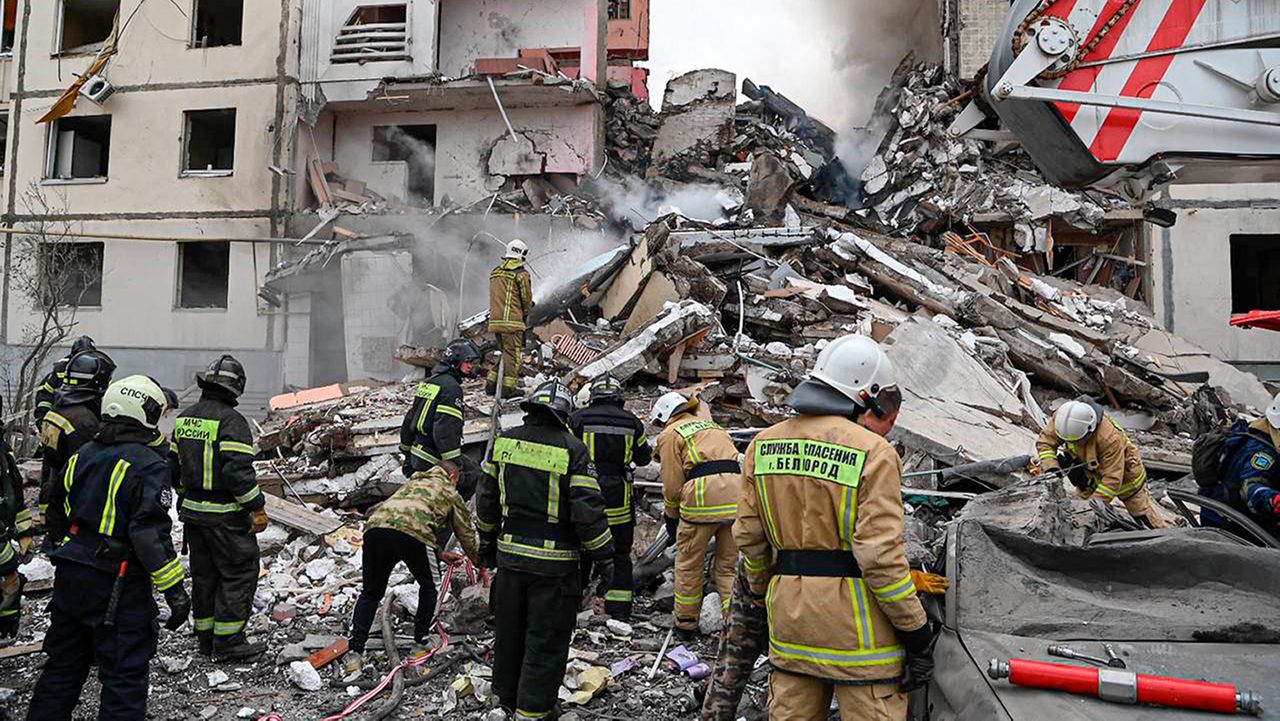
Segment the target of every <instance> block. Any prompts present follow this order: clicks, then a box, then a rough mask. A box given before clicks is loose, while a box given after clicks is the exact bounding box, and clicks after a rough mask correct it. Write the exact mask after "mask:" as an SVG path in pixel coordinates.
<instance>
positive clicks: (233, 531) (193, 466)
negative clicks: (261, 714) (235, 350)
mask: <svg viewBox="0 0 1280 721" xmlns="http://www.w3.org/2000/svg"><path fill="white" fill-rule="evenodd" d="M245 382H246V378H245V372H244V366H242V365H240V362H239V361H237V360H236V359H235V358H233V357H231V356H229V355H224V356H222V357H220V358H218V359H217V360H215V361H213V363H211V364H209V368H208V370H206V371H205V372H204V373H201V374H198V375H196V384H197V385H198V386H200V400H199V402H197V403H196V404H195V405H193V406H191V407H190V408H188V409H187V410H185V411H183V412H182V413H180V414H179V415H178V419H177V421H176V423H175V425H174V429H173V440H174V443H176V444H177V446H178V459H179V465H180V467H181V471H180V472H181V476H182V490H181V491H180V492H179V495H180V497H181V499H180V502H179V503H178V517H179V518H180V519H182V521H183V534H184V535H183V538H184V540H185V541H186V546H187V552H188V553H189V554H190V556H191V593H192V596H193V599H194V604H195V608H194V616H193V625H194V626H195V631H196V639H197V646H198V649H199V652H200V654H201V655H203V656H209V655H212V656H213V658H214V659H215V660H219V661H235V660H241V659H246V658H251V657H253V656H256V655H258V654H260V653H262V652H263V651H264V650H266V644H262V643H250V642H249V640H248V639H247V638H246V637H245V624H246V623H247V622H248V620H249V615H250V613H252V612H253V595H254V593H255V592H256V591H257V589H258V571H259V565H258V541H257V539H256V538H254V534H257V533H261V532H262V531H263V530H265V529H266V527H267V521H268V519H267V512H266V510H265V508H264V505H265V499H264V498H263V497H262V489H261V488H259V487H258V481H257V476H256V474H255V473H254V470H253V457H254V451H253V434H252V433H251V432H250V430H249V423H248V421H246V420H245V419H244V416H242V415H240V413H239V412H237V411H236V409H235V407H236V403H237V401H238V399H239V398H240V396H241V395H243V394H244V387H245Z"/></svg>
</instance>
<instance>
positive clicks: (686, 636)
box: [675, 626, 698, 643]
mask: <svg viewBox="0 0 1280 721" xmlns="http://www.w3.org/2000/svg"><path fill="white" fill-rule="evenodd" d="M675 639H676V640H677V641H679V642H680V643H690V642H692V641H696V640H698V631H697V629H693V628H680V627H679V626H677V627H676V632H675Z"/></svg>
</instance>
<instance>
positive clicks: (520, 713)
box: [516, 708, 551, 719]
mask: <svg viewBox="0 0 1280 721" xmlns="http://www.w3.org/2000/svg"><path fill="white" fill-rule="evenodd" d="M550 715H551V712H550V711H525V710H524V709H522V708H518V709H516V718H517V719H522V718H527V719H540V718H546V717H548V716H550Z"/></svg>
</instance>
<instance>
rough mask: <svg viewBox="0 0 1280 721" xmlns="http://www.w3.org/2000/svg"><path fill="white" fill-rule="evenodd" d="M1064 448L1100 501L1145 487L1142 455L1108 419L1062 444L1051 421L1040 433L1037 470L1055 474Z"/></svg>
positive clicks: (1129, 493)
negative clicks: (1075, 439) (1059, 454)
mask: <svg viewBox="0 0 1280 721" xmlns="http://www.w3.org/2000/svg"><path fill="white" fill-rule="evenodd" d="M1059 448H1065V449H1066V451H1067V453H1068V454H1069V455H1070V456H1071V457H1072V458H1074V459H1075V460H1076V461H1077V462H1079V463H1081V464H1083V465H1084V470H1085V473H1086V474H1087V475H1088V478H1089V480H1090V481H1092V482H1093V483H1094V492H1095V493H1097V494H1098V495H1100V496H1102V498H1103V499H1104V500H1107V501H1110V500H1111V499H1112V498H1120V499H1125V498H1128V497H1130V496H1132V495H1133V494H1135V493H1137V492H1138V491H1140V490H1142V488H1143V486H1145V485H1146V483H1147V469H1146V468H1145V467H1143V465H1142V454H1141V453H1139V452H1138V447H1137V446H1136V445H1134V443H1133V441H1131V440H1129V436H1128V435H1127V434H1126V433H1125V432H1124V431H1123V430H1121V429H1120V426H1118V425H1116V423H1115V421H1113V420H1111V418H1109V417H1108V416H1105V415H1104V416H1103V417H1102V421H1101V422H1100V423H1098V428H1097V430H1095V431H1094V432H1093V433H1091V434H1090V435H1089V436H1088V437H1086V438H1084V439H1082V440H1079V441H1064V440H1062V439H1061V438H1059V437H1058V434H1057V432H1056V431H1054V419H1053V418H1050V419H1049V424H1048V425H1046V426H1045V427H1044V430H1043V431H1041V432H1040V438H1039V439H1038V440H1037V441H1036V452H1037V453H1038V454H1039V456H1040V467H1041V468H1042V469H1043V470H1044V471H1045V472H1049V471H1056V470H1058V469H1059V468H1060V467H1061V466H1060V465H1059V463H1058V449H1059Z"/></svg>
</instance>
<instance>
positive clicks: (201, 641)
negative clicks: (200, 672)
mask: <svg viewBox="0 0 1280 721" xmlns="http://www.w3.org/2000/svg"><path fill="white" fill-rule="evenodd" d="M196 650H197V651H199V652H200V655H201V656H212V655H213V631H197V632H196Z"/></svg>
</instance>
